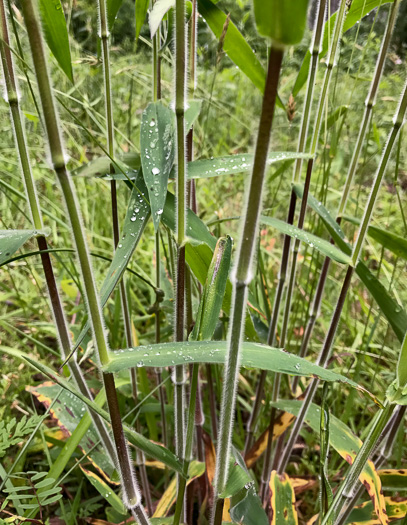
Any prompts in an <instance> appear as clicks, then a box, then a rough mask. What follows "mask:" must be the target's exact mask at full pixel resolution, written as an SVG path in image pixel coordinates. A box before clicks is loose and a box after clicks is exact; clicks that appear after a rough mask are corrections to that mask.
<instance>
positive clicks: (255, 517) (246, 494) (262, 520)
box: [230, 481, 269, 525]
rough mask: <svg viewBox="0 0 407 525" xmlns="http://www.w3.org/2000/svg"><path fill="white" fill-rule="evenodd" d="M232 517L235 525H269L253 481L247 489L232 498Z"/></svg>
mask: <svg viewBox="0 0 407 525" xmlns="http://www.w3.org/2000/svg"><path fill="white" fill-rule="evenodd" d="M230 517H231V518H232V520H233V523H242V524H243V525H268V524H269V520H268V518H267V514H266V512H265V510H264V509H263V507H262V505H261V501H260V498H259V496H258V495H257V494H256V491H255V489H254V482H253V481H252V482H251V483H250V484H249V485H247V488H246V487H244V488H243V489H242V490H241V491H240V492H238V493H237V494H235V495H234V496H232V498H231V500H230Z"/></svg>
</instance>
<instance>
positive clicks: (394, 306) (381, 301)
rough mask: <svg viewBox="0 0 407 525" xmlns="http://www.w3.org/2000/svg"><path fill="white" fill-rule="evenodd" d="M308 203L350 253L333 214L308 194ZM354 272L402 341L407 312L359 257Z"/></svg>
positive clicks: (406, 328)
mask: <svg viewBox="0 0 407 525" xmlns="http://www.w3.org/2000/svg"><path fill="white" fill-rule="evenodd" d="M294 191H295V192H296V194H297V196H298V197H299V198H302V191H303V188H302V186H300V185H295V186H294ZM307 202H308V205H309V206H310V208H312V209H313V210H314V211H315V212H316V213H317V214H318V215H319V216H320V217H321V219H322V222H323V223H324V225H325V227H326V228H327V230H328V232H329V234H330V235H331V237H332V239H333V240H334V241H335V244H337V245H338V247H339V248H340V249H341V250H342V251H343V252H345V253H347V254H350V253H351V250H352V248H351V246H350V244H349V243H348V242H347V241H346V239H345V234H344V233H343V230H342V229H341V227H340V226H339V225H338V223H337V222H336V221H335V219H334V218H333V216H332V215H331V214H330V213H329V211H328V210H327V209H326V208H325V206H324V205H323V204H322V202H319V201H318V200H317V199H316V198H315V197H314V196H313V195H311V194H308V201H307ZM355 271H356V274H357V275H358V277H359V278H360V280H361V281H362V282H363V284H364V285H365V286H366V288H367V289H368V290H369V292H370V293H371V294H372V297H373V298H374V300H375V301H376V303H377V305H378V306H379V308H380V311H381V312H382V313H383V315H384V317H385V318H386V319H387V321H388V323H389V324H390V326H391V327H392V329H393V331H394V333H395V334H396V336H397V338H398V340H399V341H400V342H403V339H404V336H405V334H406V332H407V314H406V312H405V310H404V309H403V307H402V306H401V305H399V304H398V303H397V302H396V301H395V300H394V299H393V297H391V295H390V294H389V292H388V291H387V290H386V288H385V287H384V286H383V285H382V284H381V283H380V281H379V280H378V279H377V277H376V276H375V275H373V274H372V272H371V271H370V270H369V269H368V267H367V266H366V265H365V264H364V263H363V262H362V261H361V260H360V259H359V261H358V263H357V265H356V268H355Z"/></svg>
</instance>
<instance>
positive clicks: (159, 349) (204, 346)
mask: <svg viewBox="0 0 407 525" xmlns="http://www.w3.org/2000/svg"><path fill="white" fill-rule="evenodd" d="M226 356H227V341H189V342H188V341H185V342H172V343H162V344H154V345H146V346H138V347H136V348H127V349H125V350H117V351H115V352H109V358H110V362H109V363H108V364H107V365H106V366H105V368H104V370H105V371H106V372H119V371H120V370H127V369H129V368H131V367H133V366H137V367H140V366H147V367H157V368H162V367H166V366H174V365H183V364H186V363H187V364H189V363H210V364H215V363H216V364H224V363H225V360H226ZM240 364H241V365H242V366H246V367H250V368H259V369H261V370H270V371H272V372H278V373H280V374H289V375H293V376H302V377H317V378H319V379H321V380H322V381H338V382H340V383H346V384H348V385H350V386H351V387H353V388H356V389H357V390H361V391H363V392H365V393H367V394H368V395H370V396H371V397H372V399H373V400H375V401H376V402H377V400H376V399H375V397H374V396H373V395H372V394H370V393H369V392H368V391H367V390H366V389H365V388H363V387H361V386H360V385H358V384H357V383H355V382H354V381H351V380H350V379H348V378H346V377H345V376H342V375H340V374H336V373H335V372H332V371H331V370H326V369H325V368H322V367H320V366H318V365H316V364H314V363H311V362H310V361H307V360H306V359H302V358H300V357H297V356H296V355H294V354H290V353H288V352H285V351H284V350H282V349H280V348H272V347H270V346H266V345H262V344H259V343H252V342H249V341H243V342H242V357H241V362H240Z"/></svg>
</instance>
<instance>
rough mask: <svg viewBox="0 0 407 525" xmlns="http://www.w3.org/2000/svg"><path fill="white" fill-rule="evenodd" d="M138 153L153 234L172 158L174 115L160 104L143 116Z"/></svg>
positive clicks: (148, 109) (162, 201)
mask: <svg viewBox="0 0 407 525" xmlns="http://www.w3.org/2000/svg"><path fill="white" fill-rule="evenodd" d="M140 152H141V166H142V168H143V176H144V182H145V183H146V186H147V190H148V195H149V202H150V208H151V214H152V216H153V222H154V228H155V231H157V229H158V226H159V224H160V219H161V216H162V214H163V210H164V204H165V199H166V197H167V186H168V177H169V175H170V171H171V168H172V165H173V164H174V158H175V126H174V112H173V111H171V110H170V109H169V108H167V107H165V106H163V104H162V103H161V102H151V103H150V104H149V105H148V106H147V107H146V109H145V110H144V112H143V116H142V119H141V128H140Z"/></svg>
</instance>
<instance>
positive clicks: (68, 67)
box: [39, 0, 73, 83]
mask: <svg viewBox="0 0 407 525" xmlns="http://www.w3.org/2000/svg"><path fill="white" fill-rule="evenodd" d="M39 8H40V14H41V19H42V26H43V29H44V37H45V41H46V42H47V44H48V47H49V48H50V50H51V52H52V54H53V55H54V57H55V58H56V60H57V62H58V64H59V65H60V67H61V69H62V71H63V72H64V73H65V75H66V76H67V77H68V78H69V80H70V81H71V82H72V83H73V70H72V60H71V51H70V48H69V37H68V29H67V27H66V20H65V15H64V10H63V9H62V4H61V0H40V1H39Z"/></svg>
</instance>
